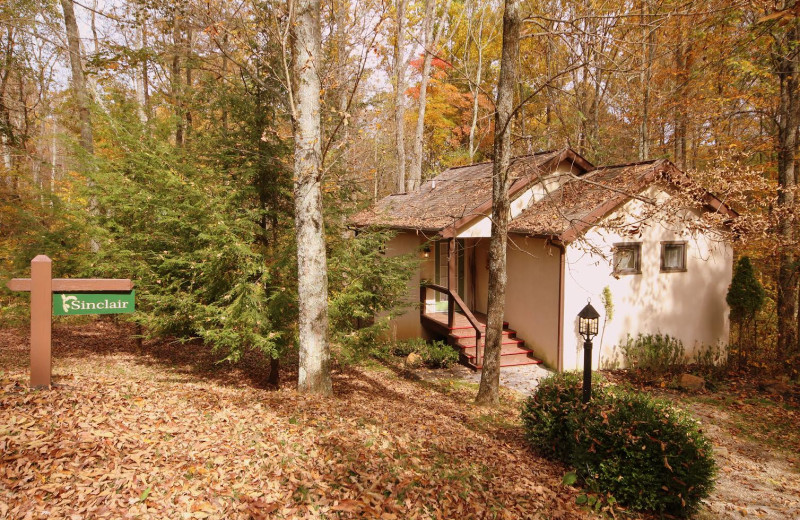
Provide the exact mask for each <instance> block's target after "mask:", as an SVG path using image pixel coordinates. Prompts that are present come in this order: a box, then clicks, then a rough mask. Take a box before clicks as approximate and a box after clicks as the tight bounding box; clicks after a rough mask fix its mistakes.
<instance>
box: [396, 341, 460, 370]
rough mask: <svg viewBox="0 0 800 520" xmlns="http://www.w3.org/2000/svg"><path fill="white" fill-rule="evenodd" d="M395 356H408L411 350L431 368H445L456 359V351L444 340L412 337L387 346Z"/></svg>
mask: <svg viewBox="0 0 800 520" xmlns="http://www.w3.org/2000/svg"><path fill="white" fill-rule="evenodd" d="M389 351H390V352H391V353H392V354H393V355H395V356H403V357H405V356H408V355H409V354H411V353H412V352H415V353H417V354H419V356H420V357H421V358H422V362H423V363H425V365H427V366H429V367H431V368H447V367H448V366H450V365H452V364H453V363H456V362H457V361H458V352H456V349H454V348H453V347H452V346H450V345H448V344H447V343H445V342H444V341H438V340H437V341H430V342H429V341H425V340H424V339H422V338H412V339H407V340H403V341H397V342H395V343H393V344H392V345H391V346H390V347H389Z"/></svg>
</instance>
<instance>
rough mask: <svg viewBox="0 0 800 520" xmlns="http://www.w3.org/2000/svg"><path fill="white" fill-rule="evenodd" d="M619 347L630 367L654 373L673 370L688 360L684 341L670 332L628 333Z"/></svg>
mask: <svg viewBox="0 0 800 520" xmlns="http://www.w3.org/2000/svg"><path fill="white" fill-rule="evenodd" d="M619 349H620V351H622V356H623V358H624V359H625V363H626V365H627V366H628V368H632V369H638V370H644V371H646V372H652V373H654V374H665V373H668V372H671V371H672V370H674V369H675V368H678V367H681V366H682V365H683V364H684V363H685V361H686V359H685V350H684V348H683V343H682V342H681V340H679V339H676V338H673V337H672V336H670V335H669V334H661V333H658V334H639V335H638V336H636V338H635V339H634V338H632V337H631V336H630V335H628V337H627V339H626V340H625V341H624V342H623V343H621V344H620V345H619Z"/></svg>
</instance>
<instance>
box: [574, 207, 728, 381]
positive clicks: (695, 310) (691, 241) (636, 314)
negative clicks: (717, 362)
mask: <svg viewBox="0 0 800 520" xmlns="http://www.w3.org/2000/svg"><path fill="white" fill-rule="evenodd" d="M651 195H652V194H651ZM641 204H642V203H641V202H639V201H635V200H634V201H630V202H628V203H627V204H626V205H625V206H624V207H623V208H621V210H620V211H617V212H615V213H614V214H613V215H611V216H610V217H609V218H614V217H615V216H617V215H627V216H626V217H625V218H626V219H628V221H629V222H632V221H633V217H631V216H630V215H635V214H636V213H637V208H638V207H641ZM684 217H685V218H697V217H698V214H697V213H696V212H694V213H692V212H687V213H686V215H684ZM678 220H679V219H676V221H675V222H673V223H657V224H651V225H643V226H642V227H641V236H636V237H624V236H621V235H620V234H618V233H617V232H612V231H605V230H602V229H600V228H598V227H595V228H592V229H591V230H589V232H588V233H587V234H586V235H585V236H584V238H585V240H583V241H582V242H577V243H572V244H569V245H568V246H567V253H566V265H565V273H564V274H565V280H564V281H565V283H564V293H565V295H564V296H565V298H564V300H565V301H564V331H563V338H564V343H563V348H564V365H563V368H564V370H573V369H582V368H583V338H582V337H581V336H580V335H579V334H578V325H577V315H578V313H579V312H580V310H581V309H582V308H583V307H584V306H585V305H586V302H587V299H588V298H591V303H592V306H593V307H594V308H595V309H597V311H598V312H599V313H600V332H599V334H598V335H597V337H596V338H595V339H594V342H593V344H594V348H593V366H594V367H595V368H598V367H601V366H602V365H604V364H606V363H608V362H612V361H613V360H614V359H615V357H616V359H617V360H619V361H620V363H622V361H623V360H622V355H621V353H620V352H618V350H619V349H616V348H615V347H616V345H618V344H619V343H620V342H621V341H624V340H625V339H626V337H627V335H628V334H630V335H631V336H633V337H635V336H636V335H637V334H639V333H642V334H653V333H657V332H661V333H662V334H669V335H670V336H673V337H675V338H678V339H680V340H681V341H682V342H683V345H684V347H685V349H686V353H687V355H690V354H691V353H692V352H693V351H694V350H695V349H696V348H697V347H698V346H700V345H714V344H717V343H723V344H727V342H728V330H729V323H728V311H729V309H728V305H727V303H726V302H725V296H726V294H727V291H728V286H729V284H730V281H731V276H732V270H733V248H732V247H731V245H730V244H729V243H725V242H721V241H718V240H715V239H713V238H712V237H711V236H710V235H708V234H702V233H696V234H694V235H690V234H688V233H686V232H682V230H684V229H685V225H682V224H681V223H680V222H679V221H678ZM672 240H685V241H686V248H687V250H686V271H685V272H661V271H660V267H661V242H662V241H672ZM623 242H640V243H641V256H640V262H641V264H640V265H641V274H620V275H618V277H616V278H615V277H614V276H613V275H612V264H611V262H612V257H613V252H612V248H613V245H614V244H616V243H623ZM587 245H591V246H594V247H596V248H598V249H599V251H600V252H602V253H603V255H601V254H599V253H598V252H589V248H588V247H586V246H587ZM606 286H608V287H609V289H610V291H611V301H612V303H613V306H614V317H613V320H612V321H610V322H607V323H605V325H604V323H603V322H604V316H605V310H604V308H603V304H602V300H601V293H602V291H603V288H604V287H606Z"/></svg>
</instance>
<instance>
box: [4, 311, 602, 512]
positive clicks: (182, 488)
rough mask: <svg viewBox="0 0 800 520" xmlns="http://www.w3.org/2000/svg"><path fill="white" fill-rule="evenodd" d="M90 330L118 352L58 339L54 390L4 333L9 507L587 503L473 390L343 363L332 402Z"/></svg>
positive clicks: (511, 507)
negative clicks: (478, 401)
mask: <svg viewBox="0 0 800 520" xmlns="http://www.w3.org/2000/svg"><path fill="white" fill-rule="evenodd" d="M82 327H84V328H85V329H88V330H89V331H90V332H93V333H97V332H100V333H101V334H96V338H95V337H93V338H92V341H98V342H102V341H106V340H107V341H108V342H109V343H111V344H114V345H117V348H116V350H115V349H109V348H108V347H102V346H101V347H99V348H98V351H99V352H98V353H93V352H87V351H85V350H82V349H80V348H77V347H72V346H69V345H66V346H63V347H61V350H60V351H59V352H57V354H56V367H57V370H56V375H57V376H60V377H57V380H64V379H63V376H64V375H66V374H69V375H70V376H71V378H70V379H69V384H68V385H66V386H62V387H57V388H56V389H55V390H51V391H31V390H28V389H27V388H26V387H25V382H26V380H27V366H26V363H25V361H26V359H25V357H26V354H27V352H26V351H25V349H23V348H20V344H24V342H25V338H24V337H21V336H20V335H17V336H9V334H8V333H7V331H6V332H4V334H3V335H2V336H0V359H2V361H3V366H4V367H10V369H9V370H7V371H5V372H4V373H3V374H2V377H0V386H2V393H1V394H0V425H3V426H2V427H0V428H2V430H1V431H0V448H2V455H1V456H0V517H3V518H6V517H8V518H25V517H26V516H29V517H31V518H38V517H45V516H48V517H50V518H53V517H60V518H69V517H70V515H77V516H81V517H83V518H121V517H138V518H323V517H324V518H337V517H341V518H350V517H362V518H380V519H386V520H390V519H413V518H483V517H488V518H554V517H561V518H579V517H583V516H585V515H586V514H585V513H583V512H581V511H580V510H579V509H577V508H576V507H575V506H574V505H573V504H574V493H575V491H574V490H571V489H569V488H565V487H564V486H562V485H561V476H562V475H563V474H564V469H563V468H561V467H559V466H557V465H554V464H552V463H550V462H547V461H544V460H541V459H538V458H536V457H535V456H533V455H532V454H531V453H530V451H529V450H528V448H527V446H526V445H525V443H524V440H523V439H522V436H521V432H520V429H519V427H518V426H516V424H517V418H516V414H517V411H516V407H515V406H514V405H513V404H511V405H509V406H507V408H506V409H504V410H501V411H500V412H496V413H495V414H494V415H492V416H490V417H488V418H487V416H486V411H485V410H482V409H478V408H475V407H474V406H472V405H471V404H470V402H469V401H470V400H471V397H472V395H471V393H469V392H468V391H467V392H461V393H459V392H448V393H446V394H444V393H442V392H439V391H436V389H435V388H432V387H431V386H430V385H424V384H420V383H415V382H409V381H404V380H402V379H399V378H397V377H396V376H394V375H393V374H392V373H390V372H386V371H381V372H372V371H364V370H361V369H348V370H345V371H342V372H339V373H337V374H336V377H335V394H336V397H335V398H330V399H320V398H317V397H313V396H307V395H301V394H297V393H296V392H295V391H294V390H293V389H292V388H290V387H287V388H282V389H280V390H278V391H266V390H263V389H259V388H255V387H253V386H251V385H250V384H248V383H247V377H241V378H238V379H236V378H235V377H229V378H227V379H224V378H223V379H220V378H218V377H217V376H216V375H215V374H213V373H211V372H209V373H205V372H202V371H200V372H199V371H197V370H194V369H193V368H192V365H191V363H193V362H195V360H194V359H192V356H195V357H198V358H199V357H202V356H209V354H208V353H207V352H206V351H205V350H203V349H202V347H199V346H190V347H174V348H186V349H187V352H188V354H187V355H186V357H177V358H166V359H165V358H160V357H158V356H156V355H155V354H156V353H154V351H152V350H151V351H150V352H146V353H136V352H133V350H132V349H133V347H131V349H128V348H127V347H126V343H124V338H125V335H124V332H125V331H124V329H123V330H120V329H119V328H117V327H114V326H111V325H110V324H108V323H102V322H101V323H99V324H90V325H83V326H82ZM71 330H72V329H68V330H67V331H64V330H62V331H61V332H62V333H64V332H66V333H69V332H70V331H71ZM120 338H122V339H120ZM131 344H132V345H133V344H135V342H131ZM154 348H156V347H154ZM196 362H197V363H204V362H205V361H202V360H197V361H196ZM487 421H490V422H491V425H492V427H491V428H487V427H486V425H487ZM509 424H510V425H511V426H508V425H509Z"/></svg>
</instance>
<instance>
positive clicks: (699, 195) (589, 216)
mask: <svg viewBox="0 0 800 520" xmlns="http://www.w3.org/2000/svg"><path fill="white" fill-rule="evenodd" d="M659 180H663V181H665V182H668V183H669V184H670V185H671V186H673V187H677V188H678V189H679V190H681V191H682V192H684V193H686V194H687V195H689V196H690V198H691V199H692V200H694V201H695V202H696V203H698V204H699V205H701V206H703V205H705V206H706V207H709V208H711V209H713V210H715V211H718V212H719V213H721V214H722V215H724V216H726V217H735V216H737V215H738V213H736V212H735V211H734V210H732V209H731V208H729V207H728V206H726V205H725V204H723V203H722V202H721V201H720V200H719V199H718V198H716V197H715V196H714V195H712V194H711V193H709V192H708V191H706V190H704V189H702V188H701V187H699V186H697V185H696V184H695V183H694V182H693V181H692V180H691V179H690V178H689V176H687V175H686V174H685V173H683V172H682V171H680V170H679V169H678V168H677V167H675V165H673V164H672V163H671V162H669V161H668V160H666V159H659V160H655V161H644V162H639V163H631V164H625V165H619V166H603V167H599V168H597V169H596V170H593V171H591V172H589V173H587V174H585V175H583V176H581V177H580V178H573V179H569V180H568V181H566V182H565V183H564V184H562V185H561V186H560V187H559V188H558V189H556V190H553V191H551V192H550V193H549V194H548V195H547V196H546V197H544V198H543V199H541V200H539V201H537V202H535V203H534V204H532V205H531V206H530V207H528V208H527V209H526V210H525V211H523V212H522V213H521V214H520V215H519V216H517V218H515V219H514V220H513V221H512V222H511V223H510V224H509V231H510V232H513V233H521V234H527V235H540V236H555V237H558V238H559V239H560V240H562V241H564V242H569V241H571V240H575V239H576V238H578V237H580V236H581V235H582V234H583V233H584V232H585V231H586V230H587V229H588V228H590V227H591V226H593V225H595V224H597V223H598V221H600V220H601V219H602V218H603V217H605V216H606V215H608V214H609V213H610V212H611V211H613V210H614V209H616V208H617V207H619V206H620V205H621V204H623V203H624V202H626V201H628V200H630V199H631V198H633V197H634V196H637V195H638V194H640V193H641V192H642V191H643V190H644V189H645V188H647V187H648V186H650V185H651V184H652V183H654V182H656V181H659Z"/></svg>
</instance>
